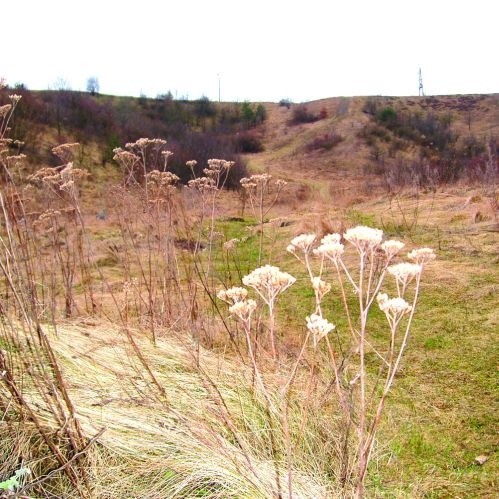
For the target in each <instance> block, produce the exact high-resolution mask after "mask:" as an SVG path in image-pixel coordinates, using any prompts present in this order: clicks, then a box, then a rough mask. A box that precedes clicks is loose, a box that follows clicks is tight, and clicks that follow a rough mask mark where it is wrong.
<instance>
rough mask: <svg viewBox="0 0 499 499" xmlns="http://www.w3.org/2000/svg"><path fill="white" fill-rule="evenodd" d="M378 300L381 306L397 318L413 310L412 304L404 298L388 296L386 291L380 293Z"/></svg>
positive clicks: (387, 313) (388, 315)
mask: <svg viewBox="0 0 499 499" xmlns="http://www.w3.org/2000/svg"><path fill="white" fill-rule="evenodd" d="M377 300H378V305H379V308H380V309H381V310H382V311H383V312H385V314H386V315H387V317H389V318H392V319H397V318H399V317H401V316H402V315H405V314H408V313H409V312H410V311H411V310H412V306H411V305H409V304H408V303H407V302H406V301H405V300H404V299H403V298H399V297H397V298H388V295H387V294H386V293H378V296H377Z"/></svg>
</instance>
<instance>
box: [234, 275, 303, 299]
mask: <svg viewBox="0 0 499 499" xmlns="http://www.w3.org/2000/svg"><path fill="white" fill-rule="evenodd" d="M295 281H296V278H294V277H293V276H292V275H290V274H288V273H287V272H282V271H281V270H280V269H279V268H278V267H274V266H272V265H264V266H263V267H259V268H257V269H255V270H253V272H251V273H250V274H248V275H247V276H244V277H243V284H244V285H245V286H250V287H252V288H253V289H255V291H256V292H257V293H258V294H259V295H260V296H261V297H262V298H263V299H264V300H265V302H266V303H267V304H269V303H271V302H273V301H274V299H275V297H276V296H277V295H278V294H279V293H282V292H283V291H285V290H286V289H287V288H289V286H291V285H292V284H294V282H295Z"/></svg>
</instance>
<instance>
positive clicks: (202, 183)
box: [187, 177, 217, 193]
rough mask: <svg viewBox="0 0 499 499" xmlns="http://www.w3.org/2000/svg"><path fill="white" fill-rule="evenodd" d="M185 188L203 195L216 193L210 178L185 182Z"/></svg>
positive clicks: (213, 182)
mask: <svg viewBox="0 0 499 499" xmlns="http://www.w3.org/2000/svg"><path fill="white" fill-rule="evenodd" d="M187 186H188V187H190V188H191V189H196V190H197V191H199V192H201V193H204V192H208V191H216V190H217V186H216V185H215V181H214V180H213V179H212V178H208V177H199V178H195V179H193V180H189V182H187Z"/></svg>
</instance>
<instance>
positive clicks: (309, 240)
mask: <svg viewBox="0 0 499 499" xmlns="http://www.w3.org/2000/svg"><path fill="white" fill-rule="evenodd" d="M316 237H317V236H316V235H315V234H300V235H299V236H296V237H294V238H293V239H292V240H291V244H290V245H289V246H288V247H287V248H286V250H287V251H289V252H290V253H293V254H295V252H296V250H297V249H299V250H301V251H303V253H305V254H309V253H310V252H311V251H312V246H313V244H314V242H315V239H316Z"/></svg>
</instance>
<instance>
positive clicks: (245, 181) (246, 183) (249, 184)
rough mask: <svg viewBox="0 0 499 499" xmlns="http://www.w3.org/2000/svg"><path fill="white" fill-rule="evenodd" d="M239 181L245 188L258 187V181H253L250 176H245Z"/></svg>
mask: <svg viewBox="0 0 499 499" xmlns="http://www.w3.org/2000/svg"><path fill="white" fill-rule="evenodd" d="M239 183H240V184H241V187H242V188H243V189H247V190H249V189H253V188H255V187H256V182H253V181H252V180H251V179H250V178H247V177H244V178H242V179H241V180H240V181H239Z"/></svg>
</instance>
